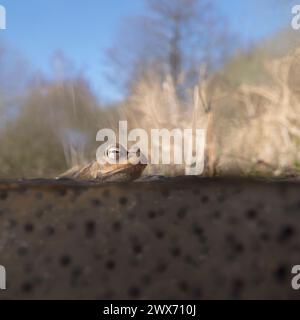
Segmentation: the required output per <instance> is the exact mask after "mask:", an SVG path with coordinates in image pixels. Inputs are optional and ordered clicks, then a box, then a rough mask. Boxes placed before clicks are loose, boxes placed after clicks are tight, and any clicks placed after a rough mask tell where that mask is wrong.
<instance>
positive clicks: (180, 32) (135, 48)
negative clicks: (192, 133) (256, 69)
mask: <svg viewBox="0 0 300 320" xmlns="http://www.w3.org/2000/svg"><path fill="white" fill-rule="evenodd" d="M145 1H146V4H147V11H146V12H147V13H146V14H145V15H144V16H141V17H136V18H135V19H133V20H131V21H130V22H128V21H127V29H126V28H124V25H123V26H122V36H118V37H117V41H116V43H115V44H114V46H112V48H110V50H109V56H110V59H111V61H112V62H113V66H114V69H113V72H116V71H117V70H119V72H117V74H118V75H119V74H120V73H122V74H123V76H124V75H125V76H126V77H125V79H124V78H123V80H125V82H127V84H128V83H129V85H130V84H131V83H132V82H135V80H136V79H137V78H140V77H142V76H143V75H144V73H145V72H146V71H147V70H148V69H149V68H151V69H152V70H153V69H154V70H156V71H157V73H160V74H161V75H162V76H165V75H170V76H171V78H172V81H173V83H174V86H175V87H176V88H178V87H179V86H181V85H182V84H187V83H190V82H193V83H195V81H196V80H198V77H199V73H198V70H199V69H200V65H201V64H203V63H205V64H206V66H207V68H208V70H211V69H214V67H216V66H219V65H220V64H221V62H222V61H224V58H225V57H226V56H228V54H229V53H230V52H231V49H232V48H233V47H234V39H230V37H229V32H227V31H226V23H225V22H224V20H223V19H221V18H220V17H219V16H218V15H217V10H216V9H215V7H214V5H213V1H208V0H145ZM126 42H127V43H126Z"/></svg>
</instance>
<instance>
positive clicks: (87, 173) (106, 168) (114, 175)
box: [58, 144, 147, 182]
mask: <svg viewBox="0 0 300 320" xmlns="http://www.w3.org/2000/svg"><path fill="white" fill-rule="evenodd" d="M103 156H104V157H108V158H111V159H116V160H118V161H117V163H115V164H110V163H108V162H107V163H105V164H104V165H102V164H99V163H98V162H97V161H96V160H95V161H93V162H91V163H89V164H88V165H85V166H83V167H79V166H75V167H73V168H71V169H70V170H68V171H66V172H65V173H63V174H61V175H60V176H59V177H58V179H74V180H84V181H95V182H125V181H133V180H136V179H138V178H139V177H140V176H141V174H142V173H143V171H144V170H145V168H146V166H147V164H142V163H137V164H132V163H131V162H130V161H129V159H131V158H132V157H137V156H138V157H139V158H140V159H141V157H140V150H139V149H138V150H137V151H136V152H135V153H134V155H132V153H129V152H128V151H127V150H125V148H123V147H122V146H120V145H119V144H116V145H115V146H110V147H108V148H107V149H106V152H105V155H103Z"/></svg>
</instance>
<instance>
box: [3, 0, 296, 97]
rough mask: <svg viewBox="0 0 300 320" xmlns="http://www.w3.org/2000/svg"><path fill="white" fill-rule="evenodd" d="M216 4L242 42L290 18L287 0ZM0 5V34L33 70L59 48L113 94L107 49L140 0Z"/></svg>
mask: <svg viewBox="0 0 300 320" xmlns="http://www.w3.org/2000/svg"><path fill="white" fill-rule="evenodd" d="M216 2H217V7H218V9H219V11H220V13H221V14H222V15H223V16H224V17H225V18H226V19H227V21H228V22H229V26H230V28H231V30H232V31H234V32H236V33H238V34H240V36H241V38H242V39H243V41H244V42H245V43H248V42H253V41H259V40H260V39H263V38H265V37H267V36H268V35H270V34H272V33H274V32H276V30H278V29H280V28H282V27H284V26H287V25H288V24H289V23H290V20H291V13H290V12H291V3H288V1H287V0H216ZM295 2H297V1H295ZM298 2H300V1H298ZM0 4H2V5H4V6H5V7H6V11H7V30H0V36H1V37H3V38H4V39H5V40H6V41H7V42H8V44H9V45H10V46H11V47H13V48H15V49H16V50H18V51H19V52H20V53H22V54H23V55H24V56H25V58H27V60H28V61H30V63H31V66H32V67H33V68H36V69H41V70H43V71H44V72H49V65H50V59H51V56H53V53H54V52H55V51H58V50H61V51H63V52H64V53H65V54H66V56H67V57H68V58H70V59H71V60H72V61H73V62H74V64H75V65H76V67H77V68H78V69H82V70H84V73H85V75H86V77H87V78H88V79H89V80H90V82H91V84H92V87H93V88H94V90H95V91H96V92H97V93H98V94H99V95H100V97H102V98H103V99H104V100H113V99H115V98H117V96H118V95H117V92H116V89H115V87H114V86H113V85H112V84H111V83H110V82H109V81H108V80H107V79H106V75H105V72H104V70H105V67H106V66H105V64H106V59H105V52H106V49H107V48H108V47H109V46H110V45H111V44H112V42H113V40H114V37H115V34H116V33H117V31H118V30H119V28H120V24H121V22H122V19H123V18H126V17H128V16H129V17H130V16H135V15H138V14H140V13H143V12H144V11H145V6H144V4H143V0H76V1H74V0H0ZM299 36H300V34H299Z"/></svg>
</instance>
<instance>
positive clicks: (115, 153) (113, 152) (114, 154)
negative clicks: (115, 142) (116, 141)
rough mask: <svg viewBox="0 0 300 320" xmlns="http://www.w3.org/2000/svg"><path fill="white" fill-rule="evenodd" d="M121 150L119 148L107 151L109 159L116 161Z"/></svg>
mask: <svg viewBox="0 0 300 320" xmlns="http://www.w3.org/2000/svg"><path fill="white" fill-rule="evenodd" d="M119 154H120V150H119V149H118V148H110V149H108V150H107V153H106V155H107V157H108V158H109V159H112V160H116V159H117V158H118V157H119Z"/></svg>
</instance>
